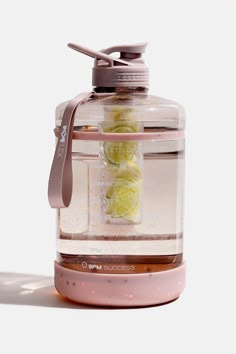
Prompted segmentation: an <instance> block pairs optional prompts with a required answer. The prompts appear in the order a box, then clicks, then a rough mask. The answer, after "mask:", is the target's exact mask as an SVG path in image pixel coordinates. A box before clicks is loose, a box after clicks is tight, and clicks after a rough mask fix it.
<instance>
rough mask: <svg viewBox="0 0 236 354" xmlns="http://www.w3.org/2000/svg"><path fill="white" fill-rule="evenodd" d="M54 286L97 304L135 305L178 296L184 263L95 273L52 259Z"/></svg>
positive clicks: (163, 301) (69, 297) (69, 294)
mask: <svg viewBox="0 0 236 354" xmlns="http://www.w3.org/2000/svg"><path fill="white" fill-rule="evenodd" d="M55 287H56V289H57V291H58V292H59V293H60V294H61V295H63V296H65V297H67V298H68V299H70V300H73V301H76V302H79V303H85V304H90V305H99V306H114V307H136V306H148V305H157V304H162V303H166V302H169V301H172V300H175V299H177V298H178V297H179V296H180V294H181V293H182V291H183V290H184V287H185V264H182V265H181V266H180V267H177V268H174V269H171V270H166V271H163V272H156V273H144V274H94V273H86V272H79V271H75V270H70V269H68V268H65V267H62V266H60V265H59V264H58V263H57V262H55Z"/></svg>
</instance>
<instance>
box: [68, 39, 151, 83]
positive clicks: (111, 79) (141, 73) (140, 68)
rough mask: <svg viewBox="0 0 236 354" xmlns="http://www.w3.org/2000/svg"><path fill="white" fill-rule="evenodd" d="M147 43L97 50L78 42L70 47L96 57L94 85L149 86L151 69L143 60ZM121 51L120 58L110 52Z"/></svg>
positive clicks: (69, 45) (70, 44)
mask: <svg viewBox="0 0 236 354" xmlns="http://www.w3.org/2000/svg"><path fill="white" fill-rule="evenodd" d="M146 46H147V43H140V44H131V45H119V46H113V47H110V48H107V49H103V50H100V51H95V50H92V49H89V48H86V47H83V46H81V45H78V44H73V43H69V44H68V47H70V48H72V49H74V50H76V51H78V52H80V53H83V54H85V55H88V56H90V57H92V58H95V61H94V67H93V80H92V84H93V86H100V87H148V85H149V70H148V67H147V66H146V65H145V64H144V61H143V60H142V58H141V57H142V54H143V53H144V51H145V48H146ZM116 52H118V53H120V58H115V57H113V56H111V55H110V54H113V53H116Z"/></svg>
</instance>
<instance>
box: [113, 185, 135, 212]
mask: <svg viewBox="0 0 236 354" xmlns="http://www.w3.org/2000/svg"><path fill="white" fill-rule="evenodd" d="M138 202H139V189H138V188H137V187H136V186H132V185H130V184H127V183H126V184H124V183H121V184H114V185H113V190H112V195H111V199H110V203H109V205H108V208H107V214H111V216H112V217H114V218H120V217H125V216H126V215H129V214H130V213H131V211H132V210H134V209H135V208H137V206H138Z"/></svg>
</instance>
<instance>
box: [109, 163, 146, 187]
mask: <svg viewBox="0 0 236 354" xmlns="http://www.w3.org/2000/svg"><path fill="white" fill-rule="evenodd" d="M114 172H115V171H114ZM115 177H117V178H120V179H123V180H125V181H127V182H137V181H140V180H141V178H142V173H141V170H140V168H139V167H138V166H137V165H136V164H135V163H134V162H133V161H127V162H125V163H122V164H120V168H119V169H118V170H117V172H116V174H115Z"/></svg>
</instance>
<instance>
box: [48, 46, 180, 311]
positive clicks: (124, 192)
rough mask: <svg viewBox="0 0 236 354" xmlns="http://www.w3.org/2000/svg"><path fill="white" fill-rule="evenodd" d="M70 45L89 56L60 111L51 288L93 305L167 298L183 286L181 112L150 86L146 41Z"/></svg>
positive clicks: (52, 194) (52, 190)
mask: <svg viewBox="0 0 236 354" xmlns="http://www.w3.org/2000/svg"><path fill="white" fill-rule="evenodd" d="M68 46H69V47H70V48H71V49H74V50H76V51H78V52H80V53H83V54H85V55H87V56H90V57H92V58H94V59H95V60H94V67H93V72H92V86H93V89H92V90H91V92H88V93H81V94H79V95H78V96H75V97H74V98H73V99H71V100H69V101H66V102H63V103H61V104H59V105H58V106H57V108H56V127H55V131H54V133H55V136H56V138H57V143H56V150H55V155H54V159H53V163H52V168H51V173H50V178H49V187H48V195H49V202H50V205H51V207H53V208H56V209H57V243H56V251H57V257H56V261H55V287H56V289H57V291H58V292H59V293H60V294H61V295H63V296H64V297H66V298H68V299H70V300H73V301H76V302H78V303H83V304H89V305H96V306H111V307H137V306H148V305H157V304H163V303H168V302H170V301H172V300H175V299H177V298H178V297H179V296H180V294H181V293H182V291H183V289H184V286H185V263H184V258H183V196H184V127H185V117H184V110H183V108H182V106H181V105H179V104H178V103H176V102H174V101H171V100H169V99H165V98H161V97H157V96H153V95H150V94H149V93H148V86H149V69H148V67H147V66H146V65H145V63H144V61H143V58H142V54H143V53H144V51H145V48H146V46H147V44H146V43H141V44H135V45H120V46H119V45H118V46H112V47H110V48H107V49H103V50H100V51H95V50H92V49H89V48H86V47H83V46H81V45H77V44H72V43H70V44H68ZM114 53H119V56H118V55H116V56H115V55H114ZM76 76H77V75H76Z"/></svg>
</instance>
